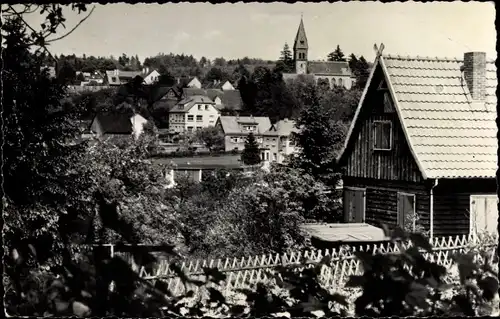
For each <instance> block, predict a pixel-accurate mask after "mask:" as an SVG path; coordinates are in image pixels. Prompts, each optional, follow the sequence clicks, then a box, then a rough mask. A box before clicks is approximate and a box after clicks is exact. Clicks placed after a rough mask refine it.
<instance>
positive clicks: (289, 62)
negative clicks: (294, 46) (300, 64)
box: [277, 43, 294, 73]
mask: <svg viewBox="0 0 500 319" xmlns="http://www.w3.org/2000/svg"><path fill="white" fill-rule="evenodd" d="M279 61H280V62H281V64H280V69H283V70H281V72H284V73H291V72H293V70H294V65H293V56H292V52H291V51H290V47H289V46H288V43H285V45H284V46H283V50H282V51H281V56H280V58H279ZM277 66H278V65H277Z"/></svg>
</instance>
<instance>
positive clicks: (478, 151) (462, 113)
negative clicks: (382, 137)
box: [383, 56, 498, 178]
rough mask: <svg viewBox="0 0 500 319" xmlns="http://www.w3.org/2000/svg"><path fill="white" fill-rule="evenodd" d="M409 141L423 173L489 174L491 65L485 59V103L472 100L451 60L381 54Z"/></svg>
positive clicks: (493, 145)
mask: <svg viewBox="0 0 500 319" xmlns="http://www.w3.org/2000/svg"><path fill="white" fill-rule="evenodd" d="M383 60H384V63H385V66H386V68H387V71H388V73H389V76H390V81H391V84H392V87H393V89H394V93H395V95H396V98H397V104H398V106H399V110H400V111H401V115H402V117H403V122H404V125H405V127H406V130H407V132H408V135H409V139H410V143H411V144H412V147H413V149H414V151H415V153H416V156H417V158H418V160H419V162H420V163H421V165H422V168H423V170H424V171H425V172H426V175H427V177H431V178H432V177H441V178H443V177H450V178H451V177H454V178H458V177H494V176H495V173H496V169H497V154H496V153H497V148H498V141H497V139H496V134H497V126H496V123H495V119H496V116H497V114H496V94H495V91H496V86H497V78H496V68H495V65H494V63H492V62H489V63H486V65H487V67H486V78H487V84H486V86H487V88H486V93H487V97H486V102H485V103H484V102H483V103H476V102H472V98H471V96H470V93H469V90H468V88H467V84H466V83H465V82H464V85H462V74H461V71H460V67H461V66H462V65H463V61H461V60H458V59H457V60H455V59H453V60H452V59H436V58H433V59H424V58H420V59H417V58H414V59H412V58H401V57H393V56H385V57H384V58H383Z"/></svg>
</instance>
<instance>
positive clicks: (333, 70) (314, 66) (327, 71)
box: [283, 18, 355, 89]
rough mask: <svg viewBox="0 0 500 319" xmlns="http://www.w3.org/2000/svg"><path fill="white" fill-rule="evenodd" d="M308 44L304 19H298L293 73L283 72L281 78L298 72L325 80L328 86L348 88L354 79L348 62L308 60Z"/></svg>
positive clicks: (316, 79) (290, 77) (290, 76)
mask: <svg viewBox="0 0 500 319" xmlns="http://www.w3.org/2000/svg"><path fill="white" fill-rule="evenodd" d="M308 53H309V45H308V43H307V36H306V30H305V28H304V21H303V20H302V18H301V19H300V25H299V30H298V31H297V35H296V36H295V42H294V44H293V59H294V62H295V73H284V74H283V79H284V80H287V79H294V78H296V77H297V76H298V75H300V74H306V75H310V76H312V77H314V80H315V81H316V83H319V82H323V83H325V82H327V83H328V84H329V85H330V88H333V87H334V86H343V87H345V88H347V89H350V88H351V87H352V86H353V84H354V81H355V78H354V76H353V75H352V73H351V69H350V68H349V63H347V62H341V61H309V60H308V58H307V56H308Z"/></svg>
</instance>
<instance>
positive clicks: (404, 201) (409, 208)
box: [398, 193, 416, 231]
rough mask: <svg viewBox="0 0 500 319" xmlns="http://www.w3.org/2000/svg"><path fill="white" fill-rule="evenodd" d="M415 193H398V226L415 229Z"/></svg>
mask: <svg viewBox="0 0 500 319" xmlns="http://www.w3.org/2000/svg"><path fill="white" fill-rule="evenodd" d="M415 207H416V206H415V195H414V194H406V193H398V226H399V227H401V228H403V229H406V230H407V231H414V230H415V219H416V211H415Z"/></svg>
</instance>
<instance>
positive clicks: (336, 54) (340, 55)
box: [328, 45, 346, 61]
mask: <svg viewBox="0 0 500 319" xmlns="http://www.w3.org/2000/svg"><path fill="white" fill-rule="evenodd" d="M345 60H346V59H345V58H344V52H342V50H341V49H340V46H339V45H337V48H336V49H335V51H333V52H331V53H330V54H328V61H345Z"/></svg>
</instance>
